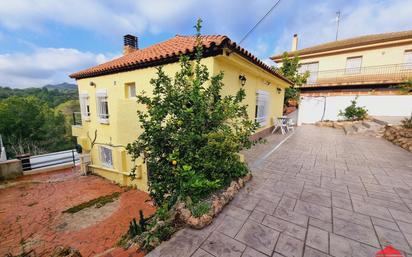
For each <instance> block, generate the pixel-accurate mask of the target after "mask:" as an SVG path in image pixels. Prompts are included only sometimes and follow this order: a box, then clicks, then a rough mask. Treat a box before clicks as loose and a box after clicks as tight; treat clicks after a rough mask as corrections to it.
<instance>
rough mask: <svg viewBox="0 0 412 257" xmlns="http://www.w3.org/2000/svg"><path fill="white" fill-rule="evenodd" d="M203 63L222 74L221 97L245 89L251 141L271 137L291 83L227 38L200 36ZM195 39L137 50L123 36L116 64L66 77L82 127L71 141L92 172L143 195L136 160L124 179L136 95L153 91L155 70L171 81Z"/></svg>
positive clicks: (143, 175) (135, 130)
mask: <svg viewBox="0 0 412 257" xmlns="http://www.w3.org/2000/svg"><path fill="white" fill-rule="evenodd" d="M201 39H202V44H203V50H204V51H203V58H202V63H203V64H204V65H206V66H207V67H208V69H209V72H210V75H216V74H217V73H219V72H220V71H224V74H225V75H224V79H223V83H224V85H225V86H224V88H223V94H234V93H235V92H237V90H238V89H239V88H240V87H242V86H244V88H245V91H246V99H245V103H246V104H247V105H248V114H249V117H251V118H255V119H256V120H257V121H258V122H259V123H260V125H261V127H260V128H259V130H258V131H257V133H256V134H255V135H254V137H255V138H258V137H263V136H265V134H269V133H270V129H271V128H272V126H273V119H274V118H276V117H279V116H281V115H282V109H283V97H284V91H285V90H284V89H285V88H286V87H288V86H289V85H290V82H289V81H288V80H287V79H285V78H284V77H282V76H281V75H279V74H278V73H276V72H275V71H274V70H273V69H271V68H270V67H269V66H267V65H266V64H264V63H263V62H262V61H260V60H259V59H257V58H256V57H255V56H253V55H252V54H251V53H249V52H248V51H246V50H245V49H243V48H242V47H240V46H238V45H237V44H236V43H235V42H232V41H231V40H230V39H229V38H228V37H226V36H202V37H201ZM195 40H196V38H195V37H194V36H179V35H178V36H175V37H174V38H171V39H169V40H166V41H164V42H161V43H158V44H155V45H152V46H150V47H147V48H144V49H138V46H137V37H135V36H132V35H126V36H125V37H124V43H125V44H124V55H123V56H122V57H120V58H117V59H115V60H112V61H109V62H107V63H103V64H100V65H98V66H95V67H92V68H89V69H86V70H82V71H79V72H76V73H73V74H71V75H70V77H71V78H75V79H76V80H77V84H78V89H79V99H80V105H81V122H79V121H77V122H76V123H75V125H73V128H72V131H73V132H72V133H73V136H76V137H77V142H78V143H79V144H80V145H81V146H82V148H83V149H84V151H85V152H90V154H91V165H90V167H92V169H93V172H94V173H97V174H99V175H101V176H103V177H106V178H108V179H110V180H112V181H115V182H117V183H119V184H122V185H134V186H136V187H137V188H139V189H141V190H145V191H147V179H148V178H147V170H146V166H145V165H144V163H142V161H141V160H137V161H136V164H137V167H138V168H137V171H136V174H137V179H135V180H133V181H132V180H131V179H130V178H129V174H130V171H131V169H132V167H133V166H134V164H133V163H132V161H131V158H130V156H129V155H128V154H127V152H126V150H125V146H126V145H127V144H128V143H131V142H133V141H134V140H135V139H136V138H137V137H138V135H139V133H141V128H140V126H139V124H138V120H137V114H136V111H137V109H138V108H142V106H139V105H138V104H137V102H136V94H139V93H140V92H142V91H145V92H148V93H150V92H152V89H151V85H150V79H151V78H154V77H155V76H156V69H155V67H156V66H159V65H163V66H164V71H165V72H166V73H167V74H168V75H170V76H173V75H174V74H175V72H176V71H178V70H179V63H178V60H179V56H181V55H182V54H185V55H189V56H193V54H194V51H195V44H196V41H195Z"/></svg>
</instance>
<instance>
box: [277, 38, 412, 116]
mask: <svg viewBox="0 0 412 257" xmlns="http://www.w3.org/2000/svg"><path fill="white" fill-rule="evenodd" d="M297 43H298V38H297V35H294V39H293V43H292V51H290V52H288V55H289V56H294V55H298V56H299V57H300V60H301V65H302V66H301V68H300V72H302V73H303V72H305V71H309V73H310V77H309V78H308V80H307V83H306V84H305V85H302V86H301V101H300V107H299V118H298V120H299V123H313V122H316V121H319V120H321V119H323V120H337V119H339V118H340V117H338V113H339V110H343V109H344V108H345V107H347V106H348V105H349V104H350V101H351V100H353V99H354V98H355V97H358V104H359V105H360V106H365V107H366V108H367V109H368V111H369V114H370V115H375V116H409V115H411V112H412V95H411V94H407V93H405V92H402V91H400V90H399V89H398V88H397V86H399V85H400V84H402V83H404V82H406V81H408V80H410V79H412V30H410V31H402V32H393V33H384V34H376V35H367V36H361V37H355V38H349V39H344V40H338V41H333V42H329V43H325V44H320V45H316V46H312V47H308V48H304V49H300V50H298V49H297ZM271 59H272V60H274V61H275V62H276V63H278V65H282V55H281V54H279V55H276V56H273V57H272V58H271Z"/></svg>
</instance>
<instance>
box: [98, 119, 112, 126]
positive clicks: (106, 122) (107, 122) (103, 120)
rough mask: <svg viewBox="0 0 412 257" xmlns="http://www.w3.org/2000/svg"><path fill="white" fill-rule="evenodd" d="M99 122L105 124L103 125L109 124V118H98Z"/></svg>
mask: <svg viewBox="0 0 412 257" xmlns="http://www.w3.org/2000/svg"><path fill="white" fill-rule="evenodd" d="M99 122H100V124H105V125H109V124H110V122H109V119H102V118H100V120H99Z"/></svg>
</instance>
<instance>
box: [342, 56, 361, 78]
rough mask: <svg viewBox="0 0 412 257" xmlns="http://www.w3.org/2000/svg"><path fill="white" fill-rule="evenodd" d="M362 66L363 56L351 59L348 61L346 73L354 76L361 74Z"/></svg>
mask: <svg viewBox="0 0 412 257" xmlns="http://www.w3.org/2000/svg"><path fill="white" fill-rule="evenodd" d="M361 66H362V56H359V57H349V58H347V59H346V69H345V73H349V74H353V73H360V71H361Z"/></svg>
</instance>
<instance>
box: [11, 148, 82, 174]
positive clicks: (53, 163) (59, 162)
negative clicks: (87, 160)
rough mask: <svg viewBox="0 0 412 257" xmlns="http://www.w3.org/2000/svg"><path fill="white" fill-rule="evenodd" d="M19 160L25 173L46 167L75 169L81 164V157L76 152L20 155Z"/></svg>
mask: <svg viewBox="0 0 412 257" xmlns="http://www.w3.org/2000/svg"><path fill="white" fill-rule="evenodd" d="M17 159H19V160H21V164H22V168H23V171H29V170H35V169H40V168H46V167H50V168H51V167H56V168H58V167H59V166H63V165H72V166H73V167H74V166H76V165H77V164H78V163H79V160H80V159H79V155H78V154H77V152H76V150H74V149H72V150H67V151H61V152H55V153H48V154H42V155H34V156H30V155H28V154H26V155H20V156H17Z"/></svg>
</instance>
